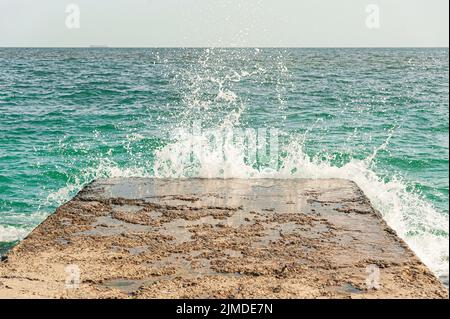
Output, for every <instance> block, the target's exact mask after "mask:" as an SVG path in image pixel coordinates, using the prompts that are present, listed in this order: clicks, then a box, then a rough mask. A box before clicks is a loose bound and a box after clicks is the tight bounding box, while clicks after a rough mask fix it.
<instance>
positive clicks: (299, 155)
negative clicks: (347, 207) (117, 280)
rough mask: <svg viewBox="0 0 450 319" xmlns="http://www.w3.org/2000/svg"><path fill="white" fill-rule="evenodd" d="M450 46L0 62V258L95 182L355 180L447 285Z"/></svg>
mask: <svg viewBox="0 0 450 319" xmlns="http://www.w3.org/2000/svg"><path fill="white" fill-rule="evenodd" d="M448 62H449V51H448V48H376V49H373V48H0V252H3V253H4V252H6V251H7V250H8V249H9V248H10V247H12V246H13V245H15V244H16V243H17V242H18V241H20V240H21V239H22V238H24V237H25V236H26V235H27V234H29V232H30V231H32V230H33V228H34V227H36V226H37V225H38V224H39V223H40V222H42V221H43V220H44V219H45V218H46V216H48V215H49V214H51V213H52V212H54V211H55V209H56V208H57V207H58V206H59V205H61V204H63V203H64V202H66V201H68V200H70V199H71V198H72V197H73V196H74V195H75V194H76V193H77V192H78V191H79V190H81V189H82V188H83V186H84V185H86V184H87V183H89V182H91V181H92V180H94V179H97V178H106V177H119V176H120V177H127V176H142V177H156V178H189V177H202V178H279V179H289V178H347V179H350V180H353V181H355V182H356V183H357V184H358V185H359V186H360V188H361V189H362V190H363V191H364V193H365V194H366V195H367V196H368V198H369V199H370V201H371V202H372V204H373V206H374V207H375V208H376V209H377V210H379V211H380V213H381V214H382V216H383V218H384V219H385V221H386V222H387V223H388V224H389V225H390V226H391V227H392V228H393V229H394V230H395V231H396V232H397V234H398V235H399V236H400V237H401V238H403V239H404V240H405V241H406V242H407V244H408V245H409V246H410V247H411V248H412V250H413V251H414V252H415V253H416V254H417V255H418V256H419V257H420V259H421V260H422V261H423V262H424V263H425V264H426V265H428V266H429V267H430V268H431V269H432V271H433V272H434V273H435V274H436V275H437V276H438V277H439V278H440V279H441V280H442V281H443V282H444V283H446V284H447V285H448V271H449V238H448V235H449V63H448Z"/></svg>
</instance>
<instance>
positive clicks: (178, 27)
mask: <svg viewBox="0 0 450 319" xmlns="http://www.w3.org/2000/svg"><path fill="white" fill-rule="evenodd" d="M448 11H449V0H0V46H2V47H7V46H13V47H23V46H25V47H79V46H91V45H107V46H111V47H235V46H239V47H430V46H431V47H436V46H437V47H448V41H449V13H448Z"/></svg>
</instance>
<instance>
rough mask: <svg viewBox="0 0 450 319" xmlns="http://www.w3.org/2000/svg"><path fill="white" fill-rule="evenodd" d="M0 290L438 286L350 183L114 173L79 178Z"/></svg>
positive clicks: (248, 293) (437, 294)
mask: <svg viewBox="0 0 450 319" xmlns="http://www.w3.org/2000/svg"><path fill="white" fill-rule="evenodd" d="M69 265H70V266H69ZM68 266H69V267H68ZM74 267H75V269H76V270H77V271H76V272H75V274H74V273H73V269H74ZM78 270H79V275H78ZM78 282H79V283H78ZM0 297H24V298H28V297H44V298H61V297H69V298H83V297H87V298H199V297H203V298H241V297H245V298H265V297H269V298H403V297H406V298H448V292H447V290H446V289H445V288H444V287H443V286H442V284H441V283H440V282H439V280H438V279H437V278H436V277H435V276H434V275H433V274H432V273H431V272H430V271H429V270H428V269H427V268H426V267H425V265H423V264H422V263H421V262H420V261H419V259H418V258H417V257H416V256H415V255H414V253H413V252H412V251H411V250H410V249H409V248H408V247H407V245H406V244H405V243H404V242H403V241H402V240H401V239H399V238H398V237H397V236H396V234H395V232H394V231H393V230H392V229H391V228H389V227H388V226H387V225H386V223H385V222H384V221H383V219H382V218H381V216H380V214H379V213H378V212H377V211H376V210H374V209H373V208H372V206H371V204H370V202H369V201H368V199H367V198H366V197H365V196H364V194H363V193H362V192H361V190H360V189H359V188H358V187H357V185H356V184H354V183H353V182H350V181H347V180H340V179H318V180H311V179H297V180H269V179H265V180H257V179H255V180H239V179H229V180H223V179H190V180H163V179H159V180H158V179H145V178H128V179H120V178H119V179H109V180H99V181H96V182H93V183H92V184H90V185H88V186H87V187H85V189H83V190H82V191H81V192H80V193H79V194H78V195H77V196H76V197H75V198H74V199H72V200H71V201H69V202H68V203H66V204H64V205H62V206H61V207H60V208H58V210H57V211H56V213H55V214H53V215H51V216H49V217H48V218H47V220H46V221H44V222H43V223H42V224H41V225H40V226H39V227H37V228H36V229H35V230H34V231H33V232H32V233H31V234H30V235H29V236H28V237H27V238H26V239H25V240H23V241H22V242H21V243H20V244H19V245H17V246H16V247H14V248H13V249H12V250H11V251H10V252H9V254H8V260H7V261H5V262H2V263H0Z"/></svg>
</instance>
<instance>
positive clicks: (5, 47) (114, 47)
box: [0, 45, 449, 49]
mask: <svg viewBox="0 0 450 319" xmlns="http://www.w3.org/2000/svg"><path fill="white" fill-rule="evenodd" d="M448 48H449V46H302V47H300V46H109V45H89V46H0V49H448Z"/></svg>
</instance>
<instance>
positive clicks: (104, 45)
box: [89, 44, 108, 48]
mask: <svg viewBox="0 0 450 319" xmlns="http://www.w3.org/2000/svg"><path fill="white" fill-rule="evenodd" d="M89 47H90V48H107V47H108V45H106V44H91V45H90V46H89Z"/></svg>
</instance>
